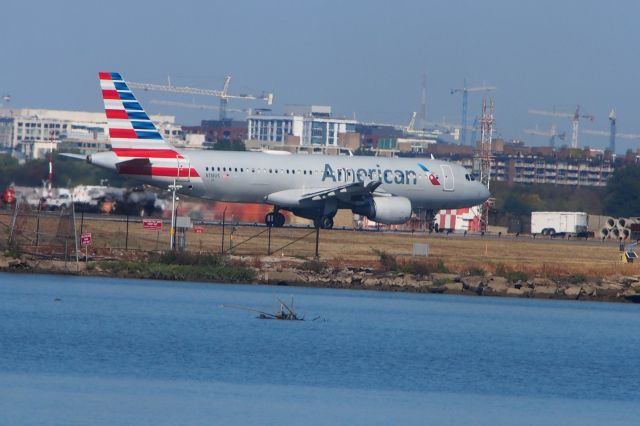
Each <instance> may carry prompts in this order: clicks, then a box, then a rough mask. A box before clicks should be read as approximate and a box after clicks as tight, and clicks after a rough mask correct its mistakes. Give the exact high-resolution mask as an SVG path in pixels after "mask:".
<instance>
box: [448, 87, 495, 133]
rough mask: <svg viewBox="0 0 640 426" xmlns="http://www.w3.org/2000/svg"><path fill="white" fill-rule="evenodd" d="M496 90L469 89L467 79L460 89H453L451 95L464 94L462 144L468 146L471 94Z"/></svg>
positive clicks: (492, 88)
mask: <svg viewBox="0 0 640 426" xmlns="http://www.w3.org/2000/svg"><path fill="white" fill-rule="evenodd" d="M492 90H496V87H495V86H486V85H483V86H477V87H467V79H466V78H465V79H464V85H463V86H462V87H460V88H456V89H451V94H452V95H453V94H455V93H458V92H462V120H461V122H460V144H462V145H466V144H467V106H468V103H469V93H473V92H490V91H492Z"/></svg>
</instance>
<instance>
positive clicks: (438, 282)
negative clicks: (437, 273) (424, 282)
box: [433, 278, 453, 287]
mask: <svg viewBox="0 0 640 426" xmlns="http://www.w3.org/2000/svg"><path fill="white" fill-rule="evenodd" d="M450 282H453V281H451V280H450V279H449V278H440V279H437V280H433V285H434V286H437V287H441V286H443V285H445V284H448V283H450Z"/></svg>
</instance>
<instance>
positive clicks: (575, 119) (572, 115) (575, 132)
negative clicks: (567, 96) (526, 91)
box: [529, 105, 595, 148]
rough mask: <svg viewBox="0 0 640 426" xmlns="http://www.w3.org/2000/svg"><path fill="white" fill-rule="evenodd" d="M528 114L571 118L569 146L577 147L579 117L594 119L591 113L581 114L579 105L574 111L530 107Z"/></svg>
mask: <svg viewBox="0 0 640 426" xmlns="http://www.w3.org/2000/svg"><path fill="white" fill-rule="evenodd" d="M529 114H535V115H544V116H547V117H564V118H568V119H570V120H571V124H572V131H571V148H577V147H578V125H579V123H580V119H581V118H586V119H588V120H589V121H593V120H595V117H594V116H593V115H591V114H581V113H580V105H578V106H576V111H575V112H574V113H570V112H558V111H543V110H539V109H530V110H529Z"/></svg>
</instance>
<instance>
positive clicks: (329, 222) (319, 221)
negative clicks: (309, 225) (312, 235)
mask: <svg viewBox="0 0 640 426" xmlns="http://www.w3.org/2000/svg"><path fill="white" fill-rule="evenodd" d="M313 225H314V226H315V227H316V228H320V229H331V228H333V218H332V217H330V216H322V217H319V218H316V219H314V220H313Z"/></svg>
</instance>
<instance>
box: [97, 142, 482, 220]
mask: <svg viewBox="0 0 640 426" xmlns="http://www.w3.org/2000/svg"><path fill="white" fill-rule="evenodd" d="M178 151H179V152H180V154H181V155H182V156H183V157H184V158H183V159H180V160H176V161H177V167H179V168H183V169H188V170H190V172H189V173H184V172H183V173H181V176H183V177H182V178H179V179H178V181H181V182H182V183H181V184H182V186H183V188H182V189H181V191H180V192H182V193H185V194H188V195H192V196H196V197H201V198H206V199H211V200H219V201H229V202H240V203H268V200H267V196H268V195H269V194H273V193H277V192H279V191H284V190H291V189H300V190H303V192H304V191H305V190H309V191H310V192H312V191H314V190H318V189H323V188H329V187H335V186H336V185H340V184H346V183H349V182H358V181H361V182H363V183H364V184H367V183H369V182H371V181H379V182H380V186H379V190H381V191H383V192H386V193H389V194H391V195H394V196H402V197H406V198H408V199H409V200H410V201H411V206H412V208H413V210H414V211H416V210H419V209H448V208H462V207H469V206H473V205H478V204H481V203H483V202H484V201H485V200H486V199H487V198H488V197H489V191H488V189H487V188H486V187H485V186H484V185H482V184H481V183H480V182H478V181H475V180H473V178H472V177H471V175H470V173H469V172H468V171H467V170H466V169H465V168H464V167H462V166H461V165H458V164H455V163H450V162H446V161H441V160H434V159H420V158H386V157H365V156H327V155H314V154H288V153H279V152H278V153H265V152H229V151H208V150H207V151H202V150H178ZM89 161H90V162H92V163H94V164H96V165H99V166H104V167H108V168H115V164H116V163H117V162H119V161H121V159H118V158H117V157H116V156H115V155H114V154H113V153H111V152H105V153H99V154H93V155H92V156H91V158H90V160H89ZM185 172H186V170H185ZM132 177H137V178H139V179H141V180H144V181H146V182H147V183H150V184H153V185H155V186H160V187H162V186H164V185H166V184H169V183H172V182H173V180H174V179H175V177H173V176H157V175H155V173H153V174H151V175H135V174H134V176H132ZM434 182H438V183H439V184H435V183H434Z"/></svg>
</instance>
